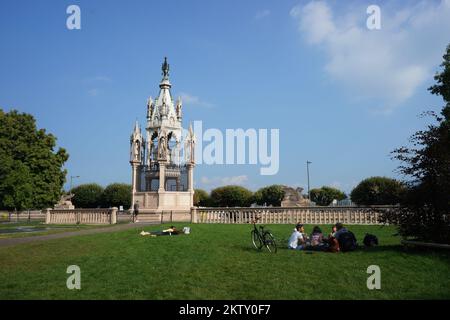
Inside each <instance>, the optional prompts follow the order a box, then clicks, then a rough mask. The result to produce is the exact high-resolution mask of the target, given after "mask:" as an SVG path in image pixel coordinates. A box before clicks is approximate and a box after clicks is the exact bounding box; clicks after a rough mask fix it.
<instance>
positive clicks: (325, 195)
mask: <svg viewBox="0 0 450 320" xmlns="http://www.w3.org/2000/svg"><path fill="white" fill-rule="evenodd" d="M309 194H310V198H311V201H314V202H315V203H316V204H317V205H319V206H328V205H330V204H331V202H332V201H333V200H335V199H336V200H344V199H346V198H347V195H346V194H345V193H344V192H342V191H341V190H339V189H336V188H332V187H327V186H323V187H322V188H319V189H317V188H316V189H311V190H310V192H309Z"/></svg>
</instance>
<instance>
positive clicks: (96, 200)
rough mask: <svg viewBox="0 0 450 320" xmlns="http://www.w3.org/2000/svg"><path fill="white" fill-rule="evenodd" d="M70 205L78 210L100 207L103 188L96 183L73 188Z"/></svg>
mask: <svg viewBox="0 0 450 320" xmlns="http://www.w3.org/2000/svg"><path fill="white" fill-rule="evenodd" d="M71 193H73V194H74V197H73V198H72V203H73V204H74V205H75V207H78V208H97V207H100V206H101V205H102V203H101V200H102V194H103V187H102V186H100V185H98V184H96V183H87V184H80V185H79V186H77V187H75V188H73V189H72V190H71Z"/></svg>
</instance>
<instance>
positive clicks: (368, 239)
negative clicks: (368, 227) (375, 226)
mask: <svg viewBox="0 0 450 320" xmlns="http://www.w3.org/2000/svg"><path fill="white" fill-rule="evenodd" d="M363 243H364V245H365V246H366V247H374V246H377V245H378V238H377V236H376V235H373V234H370V233H366V236H365V237H364V240H363Z"/></svg>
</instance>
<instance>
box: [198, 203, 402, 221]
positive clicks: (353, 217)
mask: <svg viewBox="0 0 450 320" xmlns="http://www.w3.org/2000/svg"><path fill="white" fill-rule="evenodd" d="M393 208H395V207H392V206H376V207H289V208H286V207H267V208H194V209H192V215H193V217H192V220H193V222H195V223H251V222H252V221H253V220H254V219H255V218H258V223H269V224H270V223H272V224H278V223H283V224H296V223H304V224H335V223H337V222H341V223H344V224H380V222H379V218H380V215H381V213H382V212H383V211H384V210H393Z"/></svg>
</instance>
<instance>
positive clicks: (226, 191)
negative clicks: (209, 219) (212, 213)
mask: <svg viewBox="0 0 450 320" xmlns="http://www.w3.org/2000/svg"><path fill="white" fill-rule="evenodd" d="M252 201H253V193H252V192H251V191H250V190H248V189H246V188H244V187H241V186H224V187H219V188H216V189H214V190H212V191H211V205H212V206H215V207H248V206H250V205H251V203H252Z"/></svg>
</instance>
